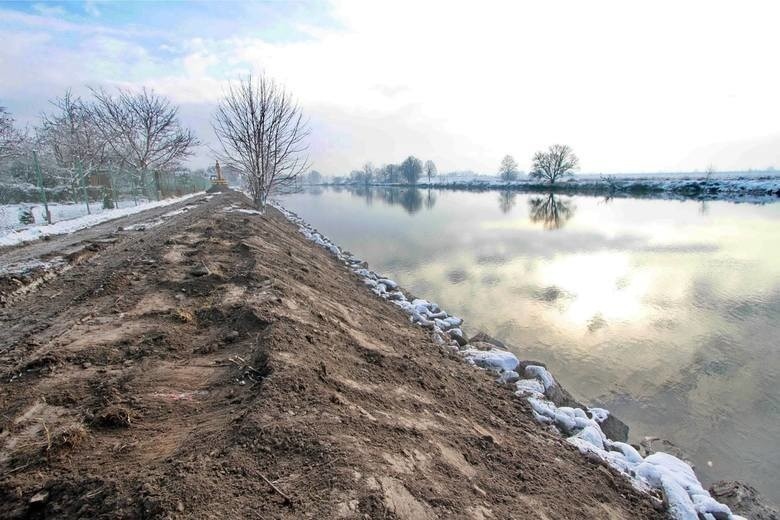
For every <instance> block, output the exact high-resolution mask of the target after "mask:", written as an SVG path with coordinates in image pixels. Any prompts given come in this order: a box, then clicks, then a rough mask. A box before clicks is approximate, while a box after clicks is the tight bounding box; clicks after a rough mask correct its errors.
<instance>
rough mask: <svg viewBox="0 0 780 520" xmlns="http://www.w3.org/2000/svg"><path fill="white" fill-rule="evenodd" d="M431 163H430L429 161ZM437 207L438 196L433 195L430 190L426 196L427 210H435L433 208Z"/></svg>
mask: <svg viewBox="0 0 780 520" xmlns="http://www.w3.org/2000/svg"><path fill="white" fill-rule="evenodd" d="M429 162H430V161H429ZM435 205H436V194H435V193H433V192H432V191H431V190H430V189H429V190H428V193H426V195H425V209H433V207H434V206H435Z"/></svg>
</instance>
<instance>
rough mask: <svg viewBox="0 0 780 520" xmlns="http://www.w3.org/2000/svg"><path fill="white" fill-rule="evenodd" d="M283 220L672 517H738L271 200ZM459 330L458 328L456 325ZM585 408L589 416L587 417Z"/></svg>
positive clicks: (536, 371) (543, 379)
mask: <svg viewBox="0 0 780 520" xmlns="http://www.w3.org/2000/svg"><path fill="white" fill-rule="evenodd" d="M272 205H273V206H274V207H275V208H276V209H278V210H279V211H280V212H282V214H284V216H285V217H287V219H288V220H290V221H291V222H293V223H294V224H296V225H297V226H298V229H299V231H300V232H301V233H302V234H303V235H304V236H305V237H306V238H307V239H309V240H311V241H312V242H314V243H316V244H318V245H319V246H321V247H323V248H325V249H327V250H328V251H330V252H331V253H332V254H333V255H334V256H335V257H336V258H338V259H339V260H341V261H342V262H344V263H345V264H346V265H347V266H348V267H349V268H350V269H351V270H352V272H354V273H355V274H356V275H358V276H359V277H360V278H361V279H362V280H363V282H364V283H365V284H366V285H367V286H368V288H369V290H371V291H373V292H374V293H375V294H376V295H377V296H379V297H381V298H384V299H387V300H390V301H391V302H392V303H393V304H395V305H397V306H398V307H400V308H401V309H403V310H404V312H406V313H407V314H408V315H409V319H410V321H411V322H412V323H415V324H417V325H419V326H421V327H424V328H426V329H429V330H430V331H431V334H432V336H433V340H434V342H435V343H436V344H437V345H439V346H440V347H442V348H445V349H447V350H448V351H450V352H453V353H458V354H459V355H460V356H461V357H462V358H463V360H464V361H465V362H467V363H470V364H472V365H474V366H476V367H479V368H482V369H485V370H490V371H493V372H496V373H498V374H499V377H498V379H497V382H499V383H501V384H508V383H510V382H511V381H514V384H515V395H517V396H520V397H525V398H526V399H527V401H528V403H529V404H530V405H531V410H532V413H533V415H534V418H535V419H536V420H537V421H538V422H540V423H542V424H546V425H550V427H553V428H555V429H556V430H558V431H559V432H560V433H561V434H562V435H565V436H566V437H567V441H568V442H569V443H570V444H572V445H574V446H576V447H577V449H578V450H579V451H580V452H581V453H582V454H583V455H585V456H586V457H588V458H593V459H598V460H600V461H601V462H603V463H604V464H607V465H609V466H611V467H612V468H614V469H615V470H617V471H618V472H620V473H622V474H623V475H625V476H626V478H628V479H629V481H630V482H632V484H633V485H634V487H635V488H636V489H638V490H639V491H641V492H651V493H652V492H653V491H658V492H660V493H661V494H662V495H663V497H664V504H665V505H666V508H667V511H668V512H669V514H670V516H671V518H673V519H675V520H699V519H705V520H710V519H724V518H725V519H729V520H740V519H741V518H742V517H740V516H738V515H735V514H733V513H732V512H731V511H730V509H729V508H728V507H727V506H725V505H724V504H721V503H719V502H717V501H716V500H715V499H713V498H712V497H711V496H710V494H709V493H708V492H707V491H706V490H705V489H704V488H703V486H702V485H701V483H700V482H699V480H698V478H697V477H696V474H695V473H694V471H693V468H691V467H690V466H689V465H688V464H686V463H685V462H683V461H682V460H680V459H678V458H677V457H674V456H672V455H669V454H667V453H661V452H657V453H654V454H652V455H649V456H648V457H646V458H643V457H642V456H641V455H640V454H639V452H638V451H637V450H636V449H635V448H634V447H632V446H631V445H629V444H626V443H623V442H616V441H612V440H610V439H609V438H608V437H607V436H606V435H605V434H604V432H603V431H602V430H601V426H600V423H602V422H603V421H605V420H606V419H607V417H608V416H609V411H608V410H605V409H603V408H588V409H587V411H586V410H583V409H581V408H572V407H567V406H560V407H559V406H556V405H555V404H554V403H553V402H552V401H551V400H550V399H548V395H549V394H550V393H551V390H554V389H555V387H556V382H555V379H554V378H553V376H552V374H550V372H549V371H548V370H547V369H546V368H544V367H542V366H539V365H527V366H526V367H525V369H524V373H523V378H520V375H519V374H518V373H517V372H515V369H516V368H517V367H518V366H519V364H520V362H519V360H518V359H517V357H516V356H515V355H514V354H512V353H511V352H508V351H506V350H501V349H499V348H491V349H489V350H481V349H479V348H476V347H473V346H470V345H468V344H467V345H464V346H459V344H458V343H457V341H455V340H454V339H453V338H451V337H450V335H449V332H448V331H450V330H454V329H456V328H457V327H460V326H461V325H462V323H463V320H462V319H460V318H457V317H454V316H450V315H448V314H447V313H446V312H445V311H443V310H442V309H441V308H439V306H438V305H436V304H435V303H432V302H429V301H427V300H423V299H419V298H418V299H414V300H412V301H409V300H408V299H407V297H406V295H405V294H404V293H403V291H401V289H400V287H399V286H398V284H397V283H396V282H395V281H393V280H391V279H389V278H387V277H384V276H381V275H379V274H377V273H375V272H373V271H371V270H369V269H368V267H367V264H366V262H364V261H363V260H361V259H360V258H356V257H355V256H354V255H352V254H351V253H349V252H345V251H342V250H341V248H339V247H338V246H337V245H336V244H334V243H333V242H332V241H330V239H328V238H327V237H326V236H324V235H323V234H322V233H320V232H319V231H317V230H316V229H314V228H312V227H311V226H309V224H307V223H306V222H305V221H304V220H303V219H301V218H300V217H298V216H297V215H296V214H295V213H293V212H291V211H288V210H286V209H285V208H284V207H282V206H281V205H279V204H277V203H273V204H272ZM458 332H459V333H460V332H461V331H460V329H458ZM588 412H589V413H590V415H588Z"/></svg>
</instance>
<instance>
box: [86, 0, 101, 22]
mask: <svg viewBox="0 0 780 520" xmlns="http://www.w3.org/2000/svg"><path fill="white" fill-rule="evenodd" d="M84 12H85V13H87V14H88V15H90V16H92V17H94V18H97V17H99V16H100V9H98V7H97V3H95V2H90V1H86V2H84Z"/></svg>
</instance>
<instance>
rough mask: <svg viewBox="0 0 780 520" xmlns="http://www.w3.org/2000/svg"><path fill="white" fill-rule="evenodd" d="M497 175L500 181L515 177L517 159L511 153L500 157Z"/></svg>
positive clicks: (511, 179) (507, 180)
mask: <svg viewBox="0 0 780 520" xmlns="http://www.w3.org/2000/svg"><path fill="white" fill-rule="evenodd" d="M498 175H499V176H500V177H501V180H502V181H505V182H509V181H513V180H515V179H517V161H515V158H514V157H512V156H511V155H506V156H504V158H503V159H501V166H499V167H498Z"/></svg>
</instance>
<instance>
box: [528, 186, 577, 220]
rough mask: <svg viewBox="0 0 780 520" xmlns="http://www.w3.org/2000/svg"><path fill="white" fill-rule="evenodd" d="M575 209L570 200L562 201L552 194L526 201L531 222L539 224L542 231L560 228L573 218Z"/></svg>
mask: <svg viewBox="0 0 780 520" xmlns="http://www.w3.org/2000/svg"><path fill="white" fill-rule="evenodd" d="M576 209H577V208H576V207H575V206H574V203H573V202H572V201H571V200H564V199H562V198H560V197H556V196H555V195H554V194H552V193H548V194H547V195H540V196H536V197H531V198H530V199H528V216H529V217H530V219H531V222H534V223H539V222H541V223H542V224H543V225H544V229H560V228H562V227H563V226H564V225H566V222H568V221H569V219H571V218H572V217H573V216H574V212H575V211H576Z"/></svg>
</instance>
